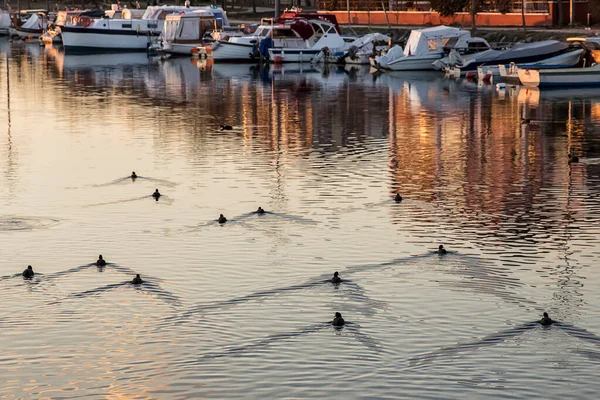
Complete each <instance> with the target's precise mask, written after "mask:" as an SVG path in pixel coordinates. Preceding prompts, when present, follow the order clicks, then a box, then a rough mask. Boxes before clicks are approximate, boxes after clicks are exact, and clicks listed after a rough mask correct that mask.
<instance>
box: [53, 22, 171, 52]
mask: <svg viewBox="0 0 600 400" xmlns="http://www.w3.org/2000/svg"><path fill="white" fill-rule="evenodd" d="M158 35H159V33H158V32H136V31H124V30H123V31H121V30H103V29H88V28H79V27H63V28H62V39H63V46H64V47H65V50H72V51H145V50H146V49H147V48H148V46H149V44H152V43H153V42H154V41H155V40H156V39H157V38H158Z"/></svg>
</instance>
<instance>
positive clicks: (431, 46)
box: [427, 39, 438, 51]
mask: <svg viewBox="0 0 600 400" xmlns="http://www.w3.org/2000/svg"><path fill="white" fill-rule="evenodd" d="M427 49H428V50H429V51H437V49H438V42H437V40H436V39H429V40H428V41H427Z"/></svg>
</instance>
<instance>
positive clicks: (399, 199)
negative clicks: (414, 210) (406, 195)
mask: <svg viewBox="0 0 600 400" xmlns="http://www.w3.org/2000/svg"><path fill="white" fill-rule="evenodd" d="M394 201H395V202H396V203H400V202H401V201H402V196H400V193H396V197H394Z"/></svg>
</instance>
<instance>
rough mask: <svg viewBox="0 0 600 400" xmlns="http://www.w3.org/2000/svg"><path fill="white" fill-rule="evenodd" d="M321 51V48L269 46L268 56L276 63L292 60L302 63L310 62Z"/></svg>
mask: <svg viewBox="0 0 600 400" xmlns="http://www.w3.org/2000/svg"><path fill="white" fill-rule="evenodd" d="M320 52H321V49H318V50H311V49H289V48H288V49H284V48H270V49H269V58H270V59H271V61H273V62H276V63H281V62H286V63H287V62H293V63H303V62H311V61H312V60H313V58H315V56H316V55H317V54H319V53H320Z"/></svg>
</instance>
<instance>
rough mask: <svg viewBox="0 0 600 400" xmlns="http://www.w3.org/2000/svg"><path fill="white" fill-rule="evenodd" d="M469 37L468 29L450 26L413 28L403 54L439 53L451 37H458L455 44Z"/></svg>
mask: <svg viewBox="0 0 600 400" xmlns="http://www.w3.org/2000/svg"><path fill="white" fill-rule="evenodd" d="M470 37H471V34H470V33H469V31H465V30H462V29H458V28H452V27H450V26H445V25H440V26H436V27H434V28H427V29H415V30H413V31H411V32H410V36H409V37H408V41H407V42H406V48H405V49H404V55H405V56H423V55H426V54H429V53H431V52H435V53H441V52H443V47H444V46H445V45H446V43H447V42H448V41H450V39H452V38H459V40H458V42H457V46H458V44H459V43H460V42H461V41H463V40H464V41H465V42H466V41H467V40H468V39H469V38H470Z"/></svg>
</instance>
